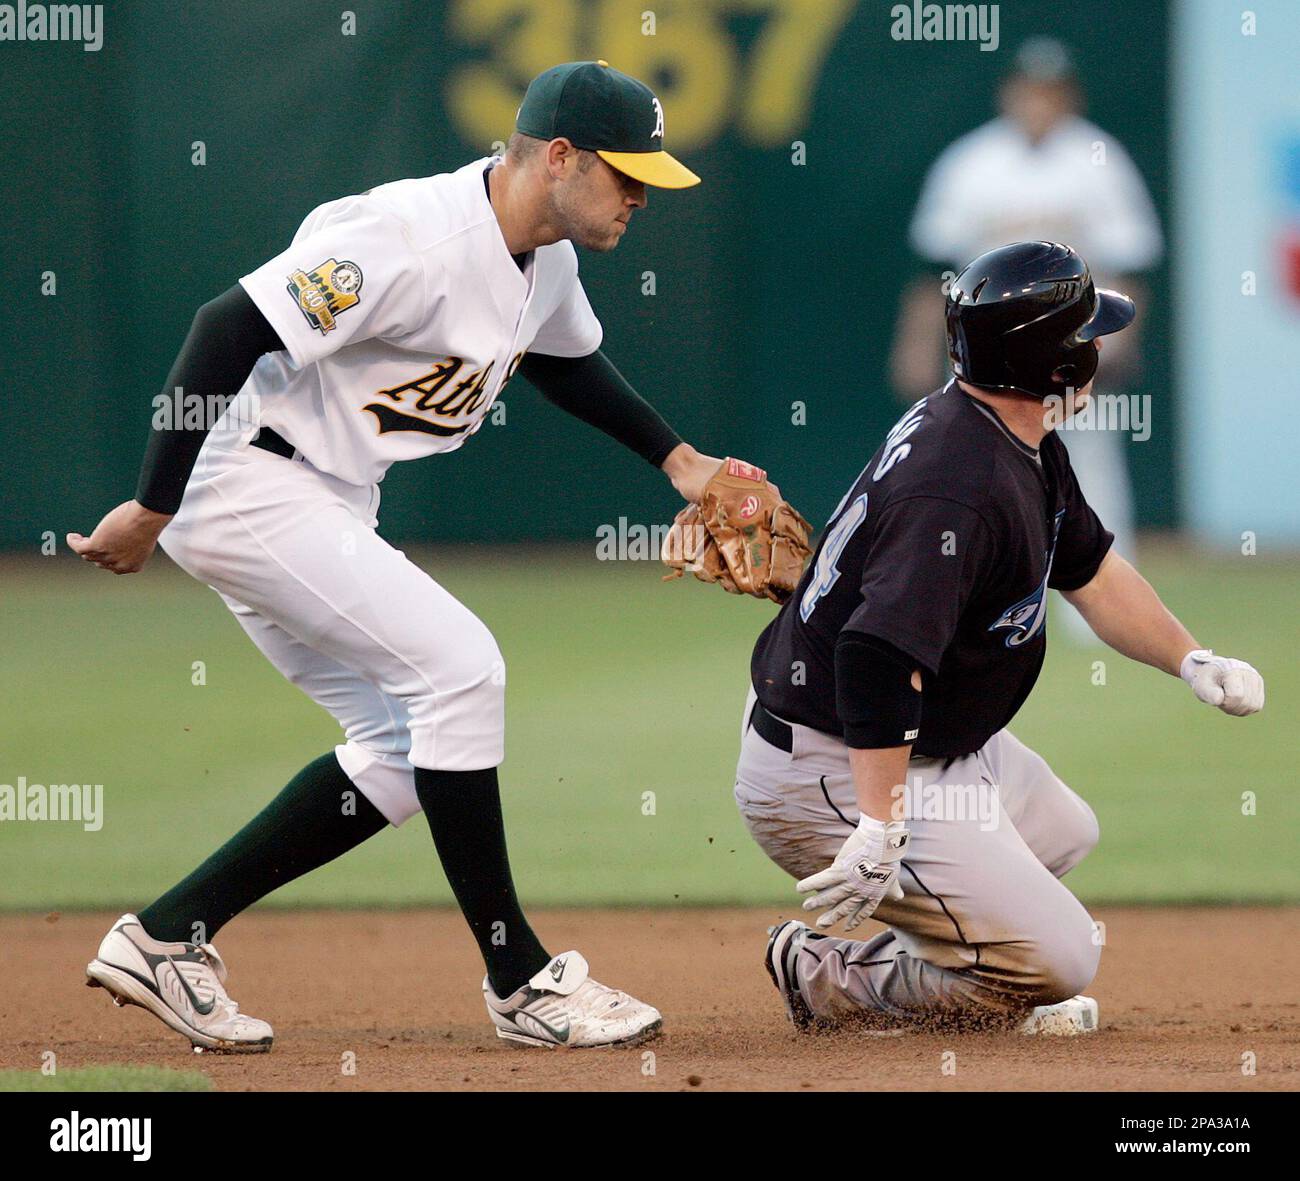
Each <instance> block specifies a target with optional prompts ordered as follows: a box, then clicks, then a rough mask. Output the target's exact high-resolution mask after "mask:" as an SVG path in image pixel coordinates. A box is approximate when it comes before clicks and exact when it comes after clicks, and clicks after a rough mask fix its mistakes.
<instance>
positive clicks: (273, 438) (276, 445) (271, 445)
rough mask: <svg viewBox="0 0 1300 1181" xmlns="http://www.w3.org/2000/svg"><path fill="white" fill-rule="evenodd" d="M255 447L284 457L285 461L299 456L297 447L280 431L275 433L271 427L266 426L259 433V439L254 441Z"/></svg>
mask: <svg viewBox="0 0 1300 1181" xmlns="http://www.w3.org/2000/svg"><path fill="white" fill-rule="evenodd" d="M253 446H254V447H260V448H261V449H262V450H263V451H269V452H270V453H271V454H272V455H282V456H284V458H285V459H292V458H293V457H294V456H295V455H297V454H298V448H297V447H295V446H294V445H293V444H292V443H290V442H289V440H288V439H286V438H285V437H284V436H283V435H282V434H280V433H279V432H278V431H273V430H272V429H271V428H270V427H269V426H264V427H262V429H261V430H259V431H258V432H257V438H255V439H254V440H253Z"/></svg>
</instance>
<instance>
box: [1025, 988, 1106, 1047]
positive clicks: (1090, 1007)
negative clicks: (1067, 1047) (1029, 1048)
mask: <svg viewBox="0 0 1300 1181" xmlns="http://www.w3.org/2000/svg"><path fill="white" fill-rule="evenodd" d="M1099 1021H1100V1019H1099V1016H1098V1012H1097V1002H1096V1001H1095V1000H1093V999H1092V997H1090V996H1072V997H1071V998H1070V999H1069V1000H1068V1001H1061V1002H1060V1004H1056V1005H1039V1006H1038V1008H1036V1009H1034V1010H1033V1011H1032V1012H1031V1013H1030V1014H1029V1016H1028V1017H1026V1018H1025V1019H1024V1021H1022V1022H1021V1023H1020V1032H1021V1033H1027V1034H1036V1035H1039V1036H1042V1035H1047V1036H1048V1037H1078V1035H1079V1034H1081V1033H1096V1032H1097V1027H1098V1024H1099Z"/></svg>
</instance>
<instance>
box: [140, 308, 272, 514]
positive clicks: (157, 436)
mask: <svg viewBox="0 0 1300 1181" xmlns="http://www.w3.org/2000/svg"><path fill="white" fill-rule="evenodd" d="M283 348H284V342H283V341H281V339H280V337H279V334H278V333H277V332H276V331H275V329H274V328H272V327H271V325H270V323H269V322H268V321H267V319H266V317H265V316H263V315H262V313H261V312H260V311H259V310H258V308H257V305H256V304H255V303H254V302H253V301H252V299H251V298H250V297H249V295H248V292H246V291H245V290H244V289H243V288H242V287H241V286H240V285H239V284H238V283H236V284H235V285H234V286H233V287H232V288H230V290H229V291H226V292H224V293H223V294H221V295H219V296H217V298H216V299H214V300H211V301H210V302H208V303H205V304H204V305H203V306H202V307H201V308H199V310H198V311H197V312H196V313H195V314H194V322H193V323H192V324H191V325H190V331H189V335H188V336H186V338H185V343H184V344H183V345H181V351H180V353H179V355H178V356H177V357H176V362H175V364H173V365H172V368H171V372H170V373H169V374H168V375H167V385H166V386H165V388H164V390H163V394H162V396H163V397H164V398H166V399H168V400H169V401H170V403H171V405H170V406H168V407H163V409H164V410H165V411H166V413H165V414H164V415H163V416H162V417H163V418H164V419H165V420H166V421H168V422H171V423H174V424H179V423H183V422H184V421H185V417H184V403H183V402H182V400H181V397H182V396H181V395H180V394H178V392H177V391H178V389H179V390H181V391H183V397H184V398H185V399H186V400H192V399H196V398H197V399H202V402H201V404H202V405H204V406H220V407H221V409H224V408H225V406H226V403H227V402H229V401H230V399H231V398H233V397H234V396H235V395H236V394H237V393H239V389H240V387H241V386H242V385H243V384H244V382H245V381H247V380H248V375H249V374H250V373H251V372H252V371H253V366H254V365H255V364H256V363H257V359H258V358H259V357H261V356H262V355H263V354H264V353H274V352H277V351H279V350H281V349H283ZM158 417H159V416H158V415H155V418H158ZM203 418H204V424H203V425H202V426H201V427H195V428H191V429H184V428H181V427H179V426H174V427H172V428H171V429H163V430H160V429H158V427H157V426H155V427H154V428H153V429H152V430H151V431H150V435H149V445H148V447H147V448H146V449H145V453H144V463H143V464H142V465H141V468H140V481H139V483H138V484H137V486H136V493H135V498H136V500H138V501H139V502H140V503H141V504H142V505H144V507H145V508H147V509H152V510H153V511H154V512H156V513H174V512H175V511H176V510H177V509H178V508H180V504H181V497H182V496H183V495H184V494H185V484H186V481H187V480H189V478H190V472H192V471H193V470H194V461H195V460H196V459H198V457H199V450H200V448H201V447H202V446H203V440H204V439H206V438H207V436H208V431H209V429H210V428H211V426H212V414H211V412H205V413H204V415H203Z"/></svg>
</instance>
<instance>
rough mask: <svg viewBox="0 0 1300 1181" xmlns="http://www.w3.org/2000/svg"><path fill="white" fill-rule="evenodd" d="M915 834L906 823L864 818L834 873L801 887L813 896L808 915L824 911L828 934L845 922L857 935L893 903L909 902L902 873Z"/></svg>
mask: <svg viewBox="0 0 1300 1181" xmlns="http://www.w3.org/2000/svg"><path fill="white" fill-rule="evenodd" d="M910 839H911V834H910V833H909V832H908V830H907V826H906V825H905V824H904V823H903V822H902V821H901V820H890V821H883V820H876V819H874V818H872V817H870V816H867V815H865V814H864V815H863V816H862V817H861V819H860V820H859V821H858V827H857V828H855V829H854V830H853V832H852V833H850V834H849V838H848V840H846V841H845V842H844V844H843V846H842V847H841V848H840V851H839V853H838V854H837V855H836V857H835V860H834V862H832V864H831V867H830V868H829V869H824V870H822V871H821V873H815V874H813V875H812V877H808V878H804V879H803V881H801V882H800V883H799V885H798V886H797V887H796V888H797V889H798V891H799V893H800V894H811V895H812V897H811V898H808V899H807V900H805V902H804V904H803V908H804V910H820V911H822V914H821V915H820V916H819V917H818V919H817V925H818V926H819V927H821V928H822V929H823V930H825V929H826V928H827V927H833V926H834V925H835V924H836V923H838V922H839V921H840V919H845V920H846V922H845V923H844V929H845V930H846V931H852V930H853V928H854V927H856V926H857V925H858V924H859V923H860V922H862V920H863V919H868V918H870V917H871V916H872V914H873V913H875V910H876V907H878V906H879V905H880V904H881V903H882V902H884V901H886V900H887V899H888V900H891V901H898V900H900V899H901V898H902V897H903V887H902V886H901V885H899V882H898V871H899V868H900V866H901V865H902V861H903V854H904V852H905V851H906V849H907V843H908V841H909V840H910Z"/></svg>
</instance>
